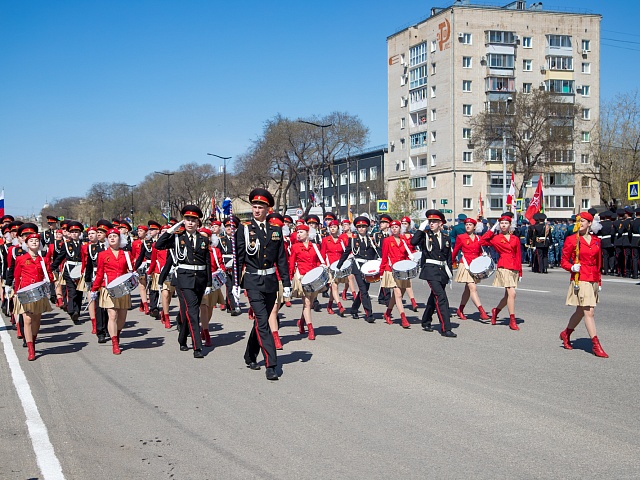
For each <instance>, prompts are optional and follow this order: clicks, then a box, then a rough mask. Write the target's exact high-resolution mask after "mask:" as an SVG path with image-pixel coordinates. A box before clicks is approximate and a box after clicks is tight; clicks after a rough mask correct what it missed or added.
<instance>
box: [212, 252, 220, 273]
mask: <svg viewBox="0 0 640 480" xmlns="http://www.w3.org/2000/svg"><path fill="white" fill-rule="evenodd" d="M213 259H214V260H215V261H216V265H218V270H222V267H221V266H220V261H219V260H218V256H217V255H216V254H215V252H214V253H213Z"/></svg>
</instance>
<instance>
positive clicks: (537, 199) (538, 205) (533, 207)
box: [524, 176, 544, 223]
mask: <svg viewBox="0 0 640 480" xmlns="http://www.w3.org/2000/svg"><path fill="white" fill-rule="evenodd" d="M543 201H544V197H543V196H542V176H541V177H540V180H538V187H537V188H536V193H534V194H533V198H532V199H531V202H530V203H529V208H527V212H526V213H525V214H524V216H525V217H526V218H527V220H529V223H535V222H534V221H533V216H534V215H535V214H536V213H538V212H541V211H542V210H543V209H544V206H543V204H542V202H543Z"/></svg>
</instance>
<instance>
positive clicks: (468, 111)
mask: <svg viewBox="0 0 640 480" xmlns="http://www.w3.org/2000/svg"><path fill="white" fill-rule="evenodd" d="M462 115H464V116H465V117H470V116H471V105H462Z"/></svg>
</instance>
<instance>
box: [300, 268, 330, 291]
mask: <svg viewBox="0 0 640 480" xmlns="http://www.w3.org/2000/svg"><path fill="white" fill-rule="evenodd" d="M328 282H329V270H327V268H326V267H324V266H322V265H321V266H319V267H316V268H314V269H313V270H310V271H308V272H307V273H305V274H304V276H303V277H302V280H301V283H302V290H304V291H305V292H307V293H318V292H320V290H322V289H323V288H324V287H326V285H327V283H328Z"/></svg>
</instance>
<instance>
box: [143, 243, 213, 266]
mask: <svg viewBox="0 0 640 480" xmlns="http://www.w3.org/2000/svg"><path fill="white" fill-rule="evenodd" d="M165 251H166V250H165ZM209 253H210V254H211V271H212V272H215V271H218V270H222V271H223V272H224V271H225V270H226V269H225V267H224V260H223V259H222V252H220V249H219V248H218V247H210V249H209ZM152 255H153V254H152Z"/></svg>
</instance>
